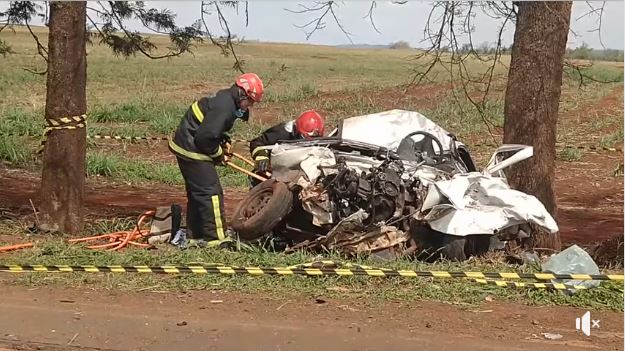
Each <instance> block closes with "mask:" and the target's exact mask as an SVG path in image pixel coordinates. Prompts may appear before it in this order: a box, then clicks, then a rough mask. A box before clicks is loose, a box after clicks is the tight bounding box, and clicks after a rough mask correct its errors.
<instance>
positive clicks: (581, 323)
mask: <svg viewBox="0 0 625 351" xmlns="http://www.w3.org/2000/svg"><path fill="white" fill-rule="evenodd" d="M590 321H591V320H590V311H586V313H584V314H583V315H582V316H581V317H578V318H575V329H576V330H581V331H582V333H583V334H584V335H586V336H590V328H591V325H590ZM599 322H600V320H598V319H597V320H594V319H593V320H592V328H599Z"/></svg>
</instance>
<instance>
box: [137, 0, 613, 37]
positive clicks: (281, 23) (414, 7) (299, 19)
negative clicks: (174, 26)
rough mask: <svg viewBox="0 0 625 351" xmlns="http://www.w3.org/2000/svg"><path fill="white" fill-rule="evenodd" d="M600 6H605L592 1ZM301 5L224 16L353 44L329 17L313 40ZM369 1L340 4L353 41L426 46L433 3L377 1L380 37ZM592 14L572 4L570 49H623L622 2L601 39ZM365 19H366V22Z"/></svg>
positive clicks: (240, 24) (184, 19)
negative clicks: (426, 29)
mask: <svg viewBox="0 0 625 351" xmlns="http://www.w3.org/2000/svg"><path fill="white" fill-rule="evenodd" d="M590 3H591V4H592V5H593V6H595V7H598V6H599V5H601V2H590ZM146 4H147V5H148V6H152V7H156V8H159V9H162V8H168V9H170V10H172V11H174V12H175V13H177V14H178V16H177V23H179V24H190V23H192V22H193V21H194V20H196V19H197V18H198V17H199V16H198V12H199V8H200V2H198V1H147V2H146ZM299 4H305V5H307V6H309V7H312V6H314V5H315V3H314V2H310V1H297V0H293V1H270V0H252V1H250V2H249V8H248V10H249V14H250V18H249V25H248V26H247V27H246V26H245V16H244V7H243V6H241V7H240V10H239V15H238V17H237V15H236V13H235V12H234V10H230V11H227V12H226V13H225V16H226V17H227V18H228V19H229V20H230V22H231V23H230V27H231V28H230V29H231V31H232V32H233V33H236V34H237V35H238V36H239V37H245V38H246V39H258V40H261V41H272V42H291V43H311V44H324V45H340V44H350V40H349V39H348V38H347V37H346V36H345V34H343V33H342V31H341V30H340V29H339V28H338V26H337V25H336V24H335V22H334V21H333V20H332V19H331V18H328V19H327V20H325V22H326V27H325V28H324V29H323V30H319V31H317V32H315V33H314V34H313V35H312V36H311V37H310V38H309V39H308V40H307V39H306V32H305V30H304V29H301V28H297V27H296V25H303V24H305V23H307V22H309V21H311V20H313V19H314V18H316V17H317V16H318V14H313V13H304V14H295V13H291V12H288V11H286V10H285V8H286V9H290V10H298V9H300V7H299ZM370 6H371V2H370V1H362V0H358V1H356V0H354V1H344V2H338V7H337V8H336V14H337V16H338V18H339V19H340V21H341V23H342V24H343V26H344V27H345V29H346V30H347V31H348V32H350V33H351V34H352V38H351V39H352V41H353V43H358V44H362V43H366V44H376V45H384V44H389V43H392V42H396V41H400V40H403V41H407V42H409V43H410V44H411V46H413V47H424V46H425V43H424V42H423V41H422V40H423V38H424V33H423V30H424V27H425V23H426V22H427V17H428V14H429V11H430V9H431V7H432V3H431V2H425V1H416V0H413V1H409V2H408V3H406V4H403V5H399V4H393V3H391V2H390V1H377V2H376V8H375V9H374V23H375V25H376V27H377V28H378V30H379V31H380V32H381V33H377V32H376V30H375V29H374V28H373V26H372V25H371V21H370V19H369V18H367V17H366V15H367V13H368V11H369V8H370ZM589 10H590V8H589V7H588V5H587V3H586V2H585V1H575V2H574V3H573V14H572V16H571V32H570V33H569V42H568V46H570V47H577V46H579V45H581V44H582V42H586V43H587V44H588V45H589V46H590V47H593V48H602V44H601V42H603V45H604V46H605V47H606V48H612V49H623V44H624V43H623V41H624V26H623V23H624V22H625V21H624V6H623V1H607V2H606V4H605V11H604V13H603V16H602V18H601V20H602V30H601V40H600V39H599V38H600V37H599V34H598V32H596V31H595V32H592V30H593V29H596V28H597V27H598V22H597V21H598V19H599V16H596V15H594V16H585V17H582V18H579V17H580V16H582V15H583V14H585V13H587V12H588V11H589ZM363 17H364V18H363ZM474 23H475V33H474V35H473V41H474V43H482V42H491V43H494V42H495V41H496V39H497V34H496V33H497V31H498V28H499V27H500V23H501V22H500V21H498V20H494V19H491V18H490V17H488V16H486V15H483V14H481V15H478V16H477V17H476V18H475V20H474ZM211 26H212V27H211V29H213V30H215V31H216V33H223V32H222V31H221V29H220V26H219V24H218V22H217V17H216V16H214V17H212V23H211ZM513 36H514V27H513V26H512V25H508V26H507V28H506V30H505V32H504V34H503V37H504V42H505V44H511V42H512V39H513Z"/></svg>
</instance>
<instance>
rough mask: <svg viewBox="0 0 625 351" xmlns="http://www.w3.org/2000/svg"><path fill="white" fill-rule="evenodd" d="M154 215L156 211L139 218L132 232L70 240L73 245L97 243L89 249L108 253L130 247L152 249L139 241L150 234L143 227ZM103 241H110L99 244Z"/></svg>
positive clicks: (126, 231) (148, 212) (125, 231)
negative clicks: (102, 250) (103, 250)
mask: <svg viewBox="0 0 625 351" xmlns="http://www.w3.org/2000/svg"><path fill="white" fill-rule="evenodd" d="M154 214H155V212H154V211H147V212H145V213H143V214H142V215H141V216H139V220H138V221H137V224H136V225H135V228H133V229H132V230H124V231H118V232H113V233H109V234H102V235H96V236H90V237H85V238H77V239H70V240H69V242H71V243H88V242H95V243H92V245H89V246H87V248H88V249H93V250H98V249H107V250H108V251H117V250H120V249H122V248H124V247H127V246H129V245H134V246H138V247H142V248H148V247H151V246H152V245H149V244H144V243H140V242H138V241H139V240H141V239H142V238H144V237H146V236H148V235H149V234H150V232H149V230H148V231H142V229H141V227H142V226H143V225H144V224H145V223H144V222H145V221H146V220H148V219H150V218H152V217H153V216H154ZM106 239H108V240H106ZM102 240H104V241H108V242H105V243H97V242H99V241H100V242H101V241H102Z"/></svg>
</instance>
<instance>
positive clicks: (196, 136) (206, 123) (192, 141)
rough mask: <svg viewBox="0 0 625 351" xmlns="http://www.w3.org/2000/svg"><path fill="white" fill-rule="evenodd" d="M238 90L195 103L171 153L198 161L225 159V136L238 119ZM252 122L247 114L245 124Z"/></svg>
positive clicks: (186, 116)
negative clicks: (236, 114)
mask: <svg viewBox="0 0 625 351" xmlns="http://www.w3.org/2000/svg"><path fill="white" fill-rule="evenodd" d="M237 94H238V87H236V86H232V87H230V88H229V89H223V90H219V91H218V92H217V93H216V94H215V96H212V97H203V98H201V99H200V100H198V101H196V102H194V103H193V104H192V105H191V106H190V107H189V109H188V110H187V112H186V113H185V115H184V117H183V118H182V121H181V122H180V124H179V125H178V129H176V132H175V134H174V137H173V139H171V140H170V141H169V149H170V150H171V151H172V152H173V153H175V154H176V155H178V156H181V157H183V158H186V159H191V160H199V161H212V159H213V158H218V157H220V156H222V154H223V150H222V148H221V143H222V141H223V139H224V134H225V133H226V132H228V131H230V129H232V126H233V125H234V121H235V120H236V119H237V117H236V116H235V111H236V110H237V109H238V108H239V106H238V103H237V101H238V99H237ZM247 118H249V111H246V112H245V114H244V116H243V117H242V119H243V120H247Z"/></svg>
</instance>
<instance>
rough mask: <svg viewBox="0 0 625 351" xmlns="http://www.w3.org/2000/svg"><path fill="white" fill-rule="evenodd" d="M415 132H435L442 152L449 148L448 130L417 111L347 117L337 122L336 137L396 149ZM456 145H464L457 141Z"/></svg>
mask: <svg viewBox="0 0 625 351" xmlns="http://www.w3.org/2000/svg"><path fill="white" fill-rule="evenodd" d="M416 131H424V132H428V133H430V134H432V135H434V136H435V137H436V138H438V140H439V141H440V142H441V144H442V145H443V149H444V151H448V150H449V145H450V143H451V141H452V138H451V136H450V135H449V132H448V131H447V130H445V129H444V128H442V127H441V126H439V125H438V124H436V123H434V122H433V121H432V120H430V119H428V118H427V117H425V116H424V115H422V114H420V113H419V112H416V111H407V110H399V109H394V110H388V111H382V112H378V113H372V114H368V115H362V116H356V117H351V118H346V119H344V120H342V121H341V124H340V125H339V128H338V137H339V138H340V139H345V140H353V141H360V142H366V143H369V144H373V145H377V146H381V147H385V148H387V149H390V150H393V151H395V150H397V147H398V146H399V143H400V142H401V141H402V139H403V138H405V137H406V136H407V135H408V134H410V133H412V132H416ZM456 145H463V144H462V143H460V142H458V141H456Z"/></svg>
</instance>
